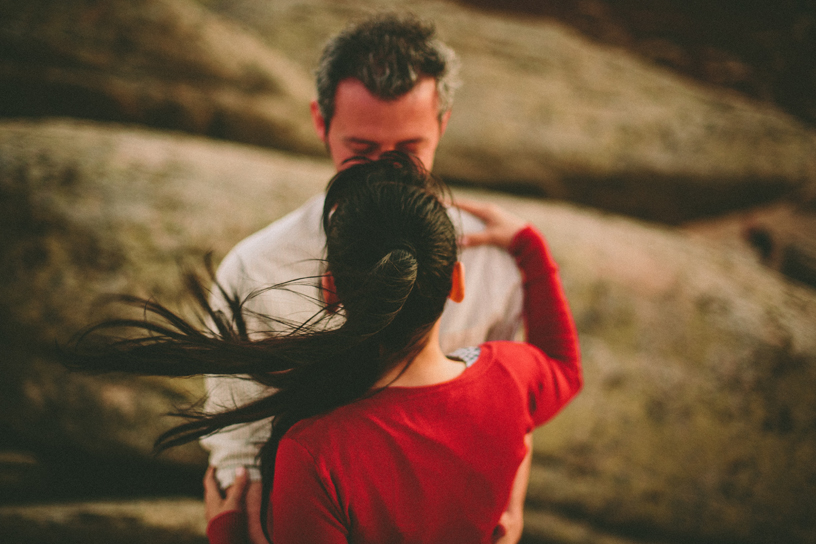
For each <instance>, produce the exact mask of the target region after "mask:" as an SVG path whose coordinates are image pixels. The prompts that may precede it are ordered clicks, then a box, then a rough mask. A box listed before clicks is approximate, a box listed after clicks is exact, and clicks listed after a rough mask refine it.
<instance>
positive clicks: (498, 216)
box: [453, 199, 527, 248]
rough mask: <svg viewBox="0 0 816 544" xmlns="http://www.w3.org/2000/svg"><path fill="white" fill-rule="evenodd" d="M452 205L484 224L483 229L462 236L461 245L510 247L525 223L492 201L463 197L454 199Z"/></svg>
mask: <svg viewBox="0 0 816 544" xmlns="http://www.w3.org/2000/svg"><path fill="white" fill-rule="evenodd" d="M453 205H454V206H456V207H457V208H459V209H460V210H464V211H466V212H468V213H471V214H473V215H475V216H476V217H478V218H479V219H481V220H482V221H483V222H484V224H485V228H484V230H482V231H479V232H471V233H468V234H466V235H464V236H462V238H461V239H460V240H459V243H460V245H461V246H462V247H472V246H478V245H486V244H492V245H496V246H500V247H503V248H507V247H510V244H511V243H512V241H513V238H514V237H515V235H516V234H517V233H518V232H519V231H520V230H521V229H523V228H524V227H525V226H526V225H527V223H526V221H524V220H523V219H521V218H520V217H517V216H516V215H513V214H511V213H510V212H508V211H506V210H504V209H502V208H501V207H499V206H496V205H495V204H492V203H488V202H477V201H475V200H467V199H465V200H456V201H455V202H454V203H453Z"/></svg>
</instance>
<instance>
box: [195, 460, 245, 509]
mask: <svg viewBox="0 0 816 544" xmlns="http://www.w3.org/2000/svg"><path fill="white" fill-rule="evenodd" d="M248 481H249V476H248V475H247V471H246V469H245V468H243V467H239V468H238V469H237V470H236V471H235V481H234V482H233V483H232V485H231V486H229V488H227V491H226V492H224V493H222V492H221V487H220V486H219V485H218V480H216V479H215V467H209V468H208V469H207V474H205V475H204V508H205V512H206V515H207V522H208V523H209V522H210V520H211V519H213V518H214V517H216V516H219V515H221V514H223V513H224V512H230V511H232V510H237V511H239V512H243V511H244V494H245V493H246V488H247V482H248Z"/></svg>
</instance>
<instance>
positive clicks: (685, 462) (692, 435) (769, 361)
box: [0, 121, 816, 543]
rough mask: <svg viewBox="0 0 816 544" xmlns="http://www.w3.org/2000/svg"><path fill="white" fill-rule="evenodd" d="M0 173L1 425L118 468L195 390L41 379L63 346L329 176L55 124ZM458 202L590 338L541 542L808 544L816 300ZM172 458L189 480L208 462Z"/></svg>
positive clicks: (166, 294) (670, 248)
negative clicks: (527, 225)
mask: <svg viewBox="0 0 816 544" xmlns="http://www.w3.org/2000/svg"><path fill="white" fill-rule="evenodd" d="M0 159H2V160H0V165H2V172H0V174H2V175H1V176H0V191H2V197H3V198H2V199H0V202H4V203H8V204H7V206H6V208H5V209H4V210H3V212H4V213H3V215H2V216H3V218H4V222H5V226H6V228H4V230H3V232H4V236H3V238H2V245H0V247H2V250H3V251H2V254H3V259H2V262H3V265H2V268H0V272H1V276H0V288H2V291H0V301H2V306H0V308H2V311H3V315H2V321H0V322H2V323H3V325H4V328H3V330H2V333H3V338H2V341H3V343H4V345H9V346H11V347H12V348H13V351H10V352H9V353H10V354H11V355H10V356H9V358H8V361H9V364H7V367H8V368H9V375H11V376H13V377H14V379H13V380H6V381H4V382H3V386H2V387H3V388H4V389H3V391H2V395H0V399H2V400H0V402H2V403H3V404H2V409H1V410H0V414H1V416H0V417H2V418H3V421H0V423H2V424H5V425H11V426H15V428H16V429H19V430H20V431H21V432H26V431H27V432H37V433H41V436H42V437H43V440H45V441H51V443H53V444H55V445H56V447H59V444H60V443H66V442H68V443H70V444H72V445H73V446H76V445H79V446H82V447H85V448H87V449H89V450H90V451H93V452H94V453H96V454H100V453H105V452H107V453H108V454H112V455H146V454H147V452H148V451H149V445H150V444H149V443H150V441H151V440H152V438H153V437H155V436H156V434H157V433H158V432H159V430H160V427H161V425H160V424H159V423H156V421H157V420H159V418H158V415H159V414H160V413H161V412H162V411H166V410H167V408H168V406H172V404H173V403H174V402H178V401H179V400H180V399H185V398H186V399H190V398H195V396H196V395H197V394H198V393H200V389H196V387H198V386H197V385H196V384H186V385H185V386H184V387H185V388H186V389H187V391H179V390H178V389H176V387H178V386H177V385H168V383H167V382H164V381H161V382H159V381H151V380H145V381H136V380H132V379H124V378H115V379H114V378H110V379H108V378H105V379H101V378H85V377H75V376H65V375H64V374H63V373H62V372H61V371H60V370H59V369H57V368H56V367H55V366H54V365H53V363H50V362H49V361H50V359H49V357H50V351H49V350H50V347H51V346H52V345H53V341H54V340H55V339H64V338H65V337H66V335H67V334H68V332H69V331H71V330H73V329H74V328H77V327H79V326H81V325H82V324H84V323H86V322H87V320H88V319H89V318H95V317H98V316H99V315H100V314H98V313H95V312H96V309H95V306H94V300H95V299H96V298H97V297H98V295H99V294H101V293H106V292H111V291H115V292H135V293H137V294H154V295H155V296H156V297H157V298H158V299H159V300H161V301H163V302H166V303H169V304H174V303H176V302H178V297H179V293H180V291H181V288H180V286H179V284H178V282H177V278H178V276H177V263H178V262H180V261H181V262H186V263H190V262H196V261H197V260H198V259H200V257H201V255H203V254H204V253H205V252H206V251H207V250H214V251H215V258H216V260H217V259H219V258H220V257H221V256H223V254H224V252H225V251H226V250H227V249H228V248H229V247H231V246H232V245H234V243H235V242H236V241H237V240H239V239H241V238H242V237H244V236H245V235H247V234H249V233H251V232H253V231H255V230H256V229H258V228H260V227H261V226H263V225H264V224H265V223H266V222H268V221H269V220H272V219H274V218H277V217H280V216H281V215H283V214H284V213H286V212H287V211H289V210H290V209H292V208H294V207H295V206H297V205H298V204H299V203H300V202H302V201H303V200H305V199H306V198H307V197H308V196H309V195H311V194H314V193H316V192H318V191H320V190H321V188H322V187H323V186H324V184H325V181H326V180H327V179H328V178H329V176H330V174H331V165H330V164H328V163H327V162H315V161H313V160H309V159H302V158H297V159H296V158H293V157H291V156H286V155H282V154H278V153H272V152H263V151H260V150H256V149H249V148H245V147H242V146H237V145H232V144H225V143H213V142H208V141H205V140H200V139H196V138H187V137H180V136H170V135H167V134H161V133H155V132H151V131H144V130H135V129H129V128H124V127H115V126H104V125H92V124H82V123H69V122H64V121H59V122H44V123H21V122H17V123H3V124H2V125H0ZM457 194H467V195H468V196H474V195H475V196H477V197H478V196H479V194H481V196H482V197H484V198H489V199H491V200H494V201H497V202H503V203H506V204H507V205H508V206H509V207H510V208H511V209H512V210H514V211H515V212H516V213H519V214H521V215H522V216H525V217H528V218H530V219H531V220H532V221H533V222H534V223H535V224H536V225H538V226H539V228H541V230H542V231H543V232H544V233H545V234H546V236H547V238H548V240H549V241H550V244H551V247H552V249H553V252H554V254H555V257H556V259H557V261H558V262H559V263H560V266H561V270H562V277H563V280H564V284H565V288H566V290H567V294H568V297H569V299H570V303H571V306H572V308H573V312H574V314H575V317H576V321H577V324H578V327H579V333H580V336H581V344H582V350H583V355H584V366H585V372H586V387H585V390H584V391H583V392H582V393H581V395H580V396H579V397H578V399H577V400H576V401H575V402H574V403H573V404H572V405H570V406H569V407H568V408H567V409H566V410H565V411H564V413H563V414H561V415H559V416H558V418H556V419H555V420H554V421H553V422H552V423H551V424H549V425H548V426H546V427H544V428H543V429H541V430H540V431H538V432H537V434H536V445H535V455H536V458H535V465H534V470H533V477H532V480H531V486H530V491H529V504H530V507H531V508H532V510H531V516H533V518H534V519H536V520H537V522H536V523H535V524H532V525H531V526H530V527H528V533H529V534H530V535H531V538H533V537H535V538H537V539H539V540H540V541H553V540H548V538H553V539H554V536H553V535H554V533H548V532H547V531H548V529H547V527H548V524H547V523H546V520H547V519H548V518H547V516H548V515H553V514H551V513H552V512H555V514H556V515H558V516H560V517H561V518H563V519H564V520H565V521H564V524H562V525H559V527H560V529H558V530H559V531H565V532H566V533H569V534H571V535H573V537H574V539H573V540H572V541H576V542H577V541H580V540H575V539H576V538H579V537H580V535H584V536H586V535H591V534H594V533H593V529H591V528H590V527H593V526H594V527H603V528H605V530H613V531H615V532H617V533H618V534H620V535H622V536H621V540H619V541H620V542H624V541H625V539H626V538H634V537H635V536H638V537H643V538H646V537H649V538H653V539H654V540H662V539H665V540H678V541H706V540H709V541H728V542H746V543H747V542H752V543H755V542H768V543H770V542H779V541H780V540H781V541H786V542H816V522H814V520H816V515H814V514H816V512H814V507H813V504H812V501H811V497H813V496H814V494H816V469H814V466H813V463H812V460H813V458H814V455H815V454H816V432H815V431H814V429H816V393H814V392H813V388H812V387H811V384H812V383H814V379H816V337H814V335H813V330H814V328H816V294H814V292H813V291H812V290H810V289H806V288H804V287H801V286H799V285H798V284H793V283H789V282H787V281H786V280H785V279H784V278H783V277H782V276H780V275H778V274H777V273H775V272H773V271H769V270H767V269H766V268H764V267H762V266H761V265H760V264H759V262H758V259H756V258H755V257H754V256H753V255H751V254H750V253H744V252H740V251H736V250H734V251H732V250H729V249H725V248H722V247H718V248H715V247H714V246H712V245H710V244H708V243H704V242H702V241H698V240H695V239H694V238H693V237H690V236H688V235H685V234H681V233H679V232H677V231H675V230H671V229H668V228H665V227H659V226H656V225H653V224H648V223H640V222H636V221H633V220H627V219H623V218H620V217H614V216H607V215H602V214H599V213H597V212H593V211H589V210H585V209H580V208H575V207H572V206H568V205H564V204H558V205H556V204H553V203H546V202H542V201H538V200H531V199H521V198H514V197H506V196H505V197H500V196H498V195H496V194H494V193H474V192H472V191H457ZM86 380H87V381H86ZM76 392H80V393H81V394H80V393H76ZM150 398H155V399H156V400H155V402H153V401H151V402H147V400H149V399H150ZM140 403H141V404H140ZM137 415H138V417H136V416H137ZM103 424H104V425H103ZM105 425H110V427H106V426H105ZM131 425H138V427H131ZM103 427H104V428H105V429H107V430H106V431H105V432H104V433H103V432H102V431H101V429H102V428H103ZM136 435H138V436H136ZM60 440H61V441H62V442H60ZM176 455H177V456H178V457H176V458H174V459H175V460H176V461H177V462H180V463H185V464H186V465H188V466H194V467H200V466H201V463H202V457H201V452H200V451H192V452H188V453H184V454H182V453H177V454H176ZM531 519H532V518H531ZM542 520H544V521H542ZM539 522H540V523H539ZM585 524H588V525H585ZM566 533H565V534H566ZM576 535H578V536H576ZM573 537H570V538H573ZM559 538H560V537H559ZM586 538H589V537H586ZM610 538H612V537H610ZM557 541H569V540H557ZM613 541H614V539H613V540H609V542H613Z"/></svg>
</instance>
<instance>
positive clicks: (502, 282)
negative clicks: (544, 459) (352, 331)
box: [202, 15, 529, 543]
mask: <svg viewBox="0 0 816 544" xmlns="http://www.w3.org/2000/svg"><path fill="white" fill-rule="evenodd" d="M457 68H458V66H457V59H456V57H455V55H454V53H453V52H452V51H451V50H450V49H449V48H447V47H446V46H445V45H444V44H442V43H441V42H439V41H438V40H436V39H435V37H434V29H433V26H430V25H426V24H424V23H421V22H419V21H417V20H415V19H413V18H399V17H396V16H391V15H389V16H378V17H375V18H372V19H369V20H367V21H364V22H362V23H360V24H358V25H356V26H353V27H350V28H349V29H347V30H346V31H344V32H342V33H340V34H339V35H338V36H336V37H335V38H333V39H332V40H331V41H330V42H329V43H328V44H327V46H326V48H325V49H324V51H323V55H322V57H321V61H320V66H319V68H318V70H317V74H316V76H317V77H316V79H317V95H318V96H317V100H316V101H314V102H312V105H311V113H312V120H313V122H314V127H315V130H316V131H317V134H318V137H319V138H320V139H321V140H322V141H323V143H324V144H325V145H326V148H327V150H328V152H329V154H330V156H331V158H332V160H333V161H334V164H335V167H336V168H337V169H338V170H339V169H342V168H343V167H344V162H345V161H346V160H347V159H349V158H351V157H356V156H365V157H368V158H371V159H376V158H378V157H379V156H380V155H381V154H382V153H384V152H387V151H394V150H397V151H404V152H407V153H411V154H413V155H415V156H416V157H417V158H419V159H420V160H421V161H422V163H423V164H424V165H425V167H426V168H427V169H429V170H430V169H431V168H432V166H433V161H434V156H435V153H436V148H437V145H438V144H439V140H440V138H441V137H442V135H443V134H444V132H445V128H446V126H447V123H448V119H449V117H450V113H451V105H452V100H453V92H454V89H455V86H456V75H457ZM322 206H323V197H322V196H320V197H315V198H313V199H311V200H310V201H309V202H307V203H306V204H304V205H303V206H302V207H301V208H299V209H298V210H296V211H294V212H293V213H291V214H289V215H287V216H286V217H284V218H282V219H280V220H279V221H276V222H275V223H273V224H271V225H269V226H268V227H266V228H265V229H263V230H261V231H259V232H257V233H255V234H254V235H252V236H250V237H249V238H247V239H246V240H244V241H242V242H241V243H240V244H238V245H237V246H236V247H235V248H234V249H233V250H232V251H231V252H230V253H229V254H228V255H227V257H226V258H225V259H224V261H223V262H222V264H221V266H220V268H219V270H218V274H217V278H218V281H219V283H220V284H221V285H222V286H223V287H224V288H225V289H226V290H227V291H228V292H230V293H237V294H239V295H241V296H246V295H249V294H250V293H256V291H258V290H259V289H262V288H264V287H268V286H270V285H274V284H277V283H283V282H287V281H289V280H292V279H294V278H309V277H311V278H315V277H316V276H318V275H319V274H320V262H319V259H320V257H321V255H322V252H323V245H324V241H325V237H324V235H323V233H322V231H321V226H320V216H321V213H322ZM451 213H452V216H453V219H454V222H455V223H458V225H459V228H461V229H462V232H465V233H467V232H476V231H479V230H481V228H482V225H481V223H480V222H479V221H478V220H476V219H475V218H474V217H472V216H470V215H467V214H464V213H460V212H451ZM461 260H462V261H463V262H464V264H465V269H466V270H467V274H466V280H467V293H468V295H467V297H466V298H465V301H464V302H463V303H462V304H459V305H449V306H448V307H446V309H445V313H444V314H443V321H442V330H441V340H442V346H443V348H444V349H445V350H446V351H447V352H451V351H453V350H454V349H456V348H461V347H467V346H474V345H477V344H479V343H481V342H483V341H485V340H497V339H510V338H513V336H514V335H515V333H516V330H517V328H518V325H519V322H520V315H521V303H522V300H521V299H522V296H521V283H520V276H519V273H518V270H517V268H516V265H515V263H514V262H513V260H512V258H511V257H510V256H509V255H507V254H506V253H505V252H503V251H501V250H499V249H498V248H495V247H491V246H480V247H475V248H469V249H465V250H464V251H463V252H462V255H461ZM319 297H320V293H319V292H318V291H317V282H316V281H310V282H301V284H289V285H287V289H285V290H280V289H274V290H264V291H262V292H259V293H256V294H255V295H253V296H252V297H251V298H250V300H249V301H248V303H247V305H246V306H245V307H246V309H247V310H249V311H250V312H256V313H258V314H262V315H271V316H275V317H276V318H281V319H283V320H292V321H294V322H301V321H304V320H306V319H308V318H309V317H310V316H311V315H312V314H313V313H314V312H315V305H314V304H313V303H310V302H309V300H314V299H315V298H319ZM213 305H214V307H220V308H225V306H224V301H223V300H220V299H219V298H218V297H215V300H214V301H213ZM274 326H275V323H269V322H264V323H258V322H255V323H250V327H251V328H254V329H255V330H260V329H268V328H269V327H274ZM208 391H209V398H208V401H207V406H206V408H207V409H208V410H219V409H222V408H225V407H232V406H235V405H236V404H237V405H240V404H244V403H246V402H248V401H250V400H253V399H257V398H258V397H260V396H262V395H264V389H263V388H262V387H261V386H259V385H257V384H254V383H253V382H250V381H248V380H240V379H236V378H217V379H216V378H212V379H209V380H208ZM268 436H269V425H268V423H256V424H252V425H247V426H242V427H239V428H236V429H231V430H230V431H227V432H222V433H218V434H216V435H214V436H211V437H207V438H205V439H203V440H202V444H203V445H204V447H205V448H207V449H209V450H210V451H211V456H210V465H211V466H215V467H216V468H217V472H216V474H217V477H218V480H219V482H220V485H221V487H222V488H226V487H228V486H230V485H231V484H232V482H233V479H234V478H235V471H236V469H238V468H239V467H247V466H248V467H251V468H250V471H249V475H250V479H251V480H252V482H251V483H250V484H249V488H248V490H247V494H246V506H247V512H248V517H249V519H248V522H249V524H250V525H249V528H250V537H251V539H252V541H253V542H257V543H260V542H264V541H265V540H264V538H263V535H262V534H261V532H260V527H259V522H258V519H259V516H258V512H259V509H260V492H261V490H260V487H261V486H260V481H259V480H260V476H259V472H258V470H257V469H256V468H253V467H255V465H256V464H257V461H256V455H257V452H258V449H259V446H260V444H262V443H263V442H265V441H266V439H267V438H268ZM528 471H529V455H528V459H527V460H526V461H525V463H523V464H522V467H521V468H520V470H519V476H518V478H517V484H516V486H515V487H514V489H513V494H512V497H511V501H510V505H508V511H507V512H506V514H505V516H504V517H503V518H502V523H501V525H502V529H500V533H501V531H502V530H505V531H506V533H507V534H506V535H505V536H504V537H502V539H501V540H499V541H500V542H516V541H517V540H518V539H519V538H520V536H521V525H522V517H521V513H522V503H523V499H524V495H525V492H526V481H527V475H528ZM236 487H237V486H236ZM499 536H501V535H500V534H499Z"/></svg>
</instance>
